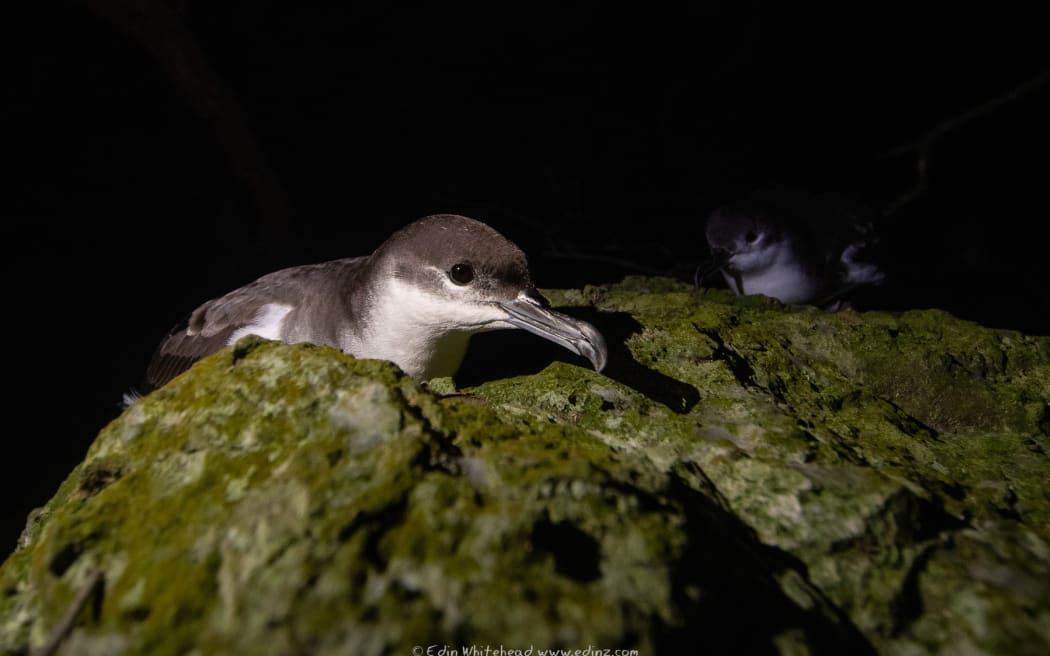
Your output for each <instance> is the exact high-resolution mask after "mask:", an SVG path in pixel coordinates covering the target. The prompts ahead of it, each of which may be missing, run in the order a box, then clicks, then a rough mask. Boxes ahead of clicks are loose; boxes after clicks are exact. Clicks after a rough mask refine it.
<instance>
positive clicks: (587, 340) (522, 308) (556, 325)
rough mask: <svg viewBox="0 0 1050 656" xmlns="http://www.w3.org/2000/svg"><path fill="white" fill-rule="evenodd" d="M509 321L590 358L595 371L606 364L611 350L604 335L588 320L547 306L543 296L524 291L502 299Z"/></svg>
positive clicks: (502, 306)
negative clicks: (505, 300) (515, 296)
mask: <svg viewBox="0 0 1050 656" xmlns="http://www.w3.org/2000/svg"><path fill="white" fill-rule="evenodd" d="M499 306H500V307H501V308H502V309H503V311H504V312H506V313H507V318H506V321H507V323H509V324H511V325H513V326H515V327H517V328H521V329H522V330H527V331H529V332H530V333H532V334H534V335H539V336H540V337H542V338H544V339H548V340H550V341H552V342H554V343H555V344H558V345H560V346H563V347H565V348H567V349H569V350H570V351H572V352H573V353H576V354H578V355H582V356H583V357H585V358H587V359H588V360H590V361H591V364H592V365H594V369H595V371H601V370H602V369H603V368H604V367H605V361H606V359H607V357H608V351H607V349H606V348H605V338H604V337H602V334H601V333H600V332H598V330H597V329H596V328H595V327H594V326H592V325H591V324H589V323H587V322H586V321H580V320H579V319H574V318H572V317H570V316H569V315H567V314H562V313H561V312H555V311H554V310H552V309H550V308H549V307H547V306H546V301H545V300H544V299H543V297H541V296H539V295H536V296H533V295H532V294H528V293H524V294H519V295H518V297H517V298H516V299H514V300H513V301H507V302H504V303H499Z"/></svg>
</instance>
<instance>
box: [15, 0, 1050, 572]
mask: <svg viewBox="0 0 1050 656" xmlns="http://www.w3.org/2000/svg"><path fill="white" fill-rule="evenodd" d="M358 4H360V5H361V6H357V5H358ZM389 4H391V3H325V4H321V3H291V2H263V1H249V0H242V1H233V0H209V1H207V2H205V1H185V0H183V1H177V0H172V1H171V2H164V1H162V0H140V1H133V0H84V1H83V2H79V3H50V2H39V3H21V4H20V5H18V6H12V7H10V8H7V9H5V10H4V14H3V16H2V17H0V25H2V33H0V37H2V43H3V44H4V48H5V56H4V64H5V66H4V70H5V75H4V79H3V83H2V88H3V93H4V99H3V105H2V107H0V112H2V113H0V119H2V121H0V140H2V141H0V153H2V158H3V159H2V161H3V163H4V169H5V170H6V173H4V174H3V176H2V178H0V179H2V180H3V182H4V188H3V189H2V192H3V193H2V196H0V202H2V203H3V204H2V216H3V219H4V222H3V231H4V240H3V246H4V264H5V270H6V276H5V285H4V292H5V297H6V298H5V321H4V330H5V335H4V337H5V339H4V345H5V347H6V349H5V350H6V352H7V353H8V354H9V355H10V357H11V359H12V360H13V364H14V366H13V367H8V368H6V373H7V376H6V378H7V386H6V387H7V392H6V394H5V399H6V402H7V412H6V413H5V414H6V417H7V431H6V444H5V445H4V447H3V449H2V454H3V456H2V458H3V468H2V471H0V475H2V477H3V487H2V489H0V493H2V495H3V496H2V499H3V501H2V503H3V515H2V517H0V520H2V522H0V553H5V552H6V551H7V550H8V549H9V548H10V547H11V546H13V544H14V540H15V538H16V536H17V534H18V531H19V530H20V528H21V526H22V524H23V523H24V518H25V515H26V513H27V512H28V511H29V509H31V508H33V507H35V506H38V505H41V504H42V503H44V502H45V501H46V500H47V499H48V498H49V496H50V495H51V494H52V493H53V492H54V490H55V489H56V488H57V486H58V484H59V483H60V482H61V480H62V479H63V478H64V477H65V475H66V474H67V473H68V472H69V470H70V469H71V468H72V467H73V466H74V465H75V464H76V463H77V462H78V461H79V460H80V459H81V458H82V457H83V454H84V452H85V450H86V449H87V447H88V445H89V444H90V442H91V440H92V439H93V437H94V435H95V434H96V433H97V431H98V430H99V429H100V428H101V427H102V426H103V425H105V423H106V422H107V421H109V420H110V419H112V418H113V417H114V416H115V415H116V414H117V412H118V407H117V403H118V401H119V399H120V395H121V393H122V392H123V391H124V390H125V389H126V388H128V387H129V386H130V385H132V384H134V383H136V382H137V381H138V379H139V377H140V375H141V372H142V370H143V368H144V367H145V364H146V362H147V360H148V358H149V356H150V353H151V351H152V349H153V347H154V346H155V345H156V343H157V341H158V340H159V339H160V338H161V337H162V336H163V335H164V334H165V332H166V331H167V330H168V328H169V327H170V326H171V325H172V324H174V323H175V322H176V321H177V320H179V319H180V318H181V317H182V316H183V315H184V314H185V313H187V312H188V311H190V310H191V309H192V308H193V307H195V306H196V305H197V304H199V303H200V302H202V301H204V300H206V299H208V298H211V297H213V296H215V295H218V294H221V293H223V292H225V291H228V290H229V289H231V288H232V287H235V286H237V285H240V284H243V283H246V282H248V281H250V280H251V279H253V278H255V277H257V276H258V275H260V274H262V273H265V272H267V271H270V270H273V269H275V268H278V267H281V266H287V265H292V264H300V263H305V262H311V261H320V260H324V259H330V258H335V257H343V256H348V255H359V254H364V253H367V252H369V251H371V250H372V249H373V248H374V247H375V246H376V245H377V244H378V243H379V242H380V241H382V239H383V238H384V237H385V236H387V235H388V234H389V233H390V232H391V231H392V230H393V229H395V228H397V227H399V226H401V225H403V224H405V223H407V222H409V221H411V220H413V219H415V218H418V217H420V216H423V215H426V214H431V213H436V212H458V213H462V214H466V215H468V216H472V217H474V218H478V219H481V220H484V221H486V222H488V223H490V224H491V225H493V226H494V227H496V228H497V229H499V230H500V231H501V232H503V233H504V234H506V235H507V236H508V237H510V238H511V239H513V240H514V241H516V242H517V243H518V244H519V245H521V246H522V247H523V249H524V250H525V251H526V252H527V253H528V254H529V255H530V259H531V262H532V269H533V274H534V278H535V280H536V282H537V284H538V285H539V286H540V287H570V286H579V285H583V284H586V283H602V282H611V281H616V280H619V279H621V278H622V277H623V276H624V275H625V274H629V273H641V272H648V273H663V274H665V275H674V276H679V277H682V278H683V279H689V278H690V277H691V275H692V271H693V269H694V268H695V267H696V266H697V265H698V264H699V263H701V262H702V261H703V260H704V258H705V257H707V252H706V250H705V247H704V243H703V239H702V234H703V221H704V218H705V217H706V216H707V215H708V214H709V213H710V212H711V211H712V210H713V209H714V208H715V207H717V206H718V205H719V204H721V203H724V202H727V201H730V200H734V199H736V198H738V197H740V196H741V195H742V194H745V193H746V192H747V191H749V190H751V189H753V188H754V187H756V186H759V185H762V184H767V183H786V184H792V185H798V186H801V187H803V188H806V189H809V190H811V191H815V192H823V191H840V192H851V193H855V194H857V195H859V196H860V197H862V198H864V199H865V200H867V202H869V203H870V204H872V205H873V206H874V207H876V208H878V209H886V208H892V207H895V206H897V205H900V204H901V203H902V201H903V200H906V199H907V198H908V193H909V191H912V190H913V187H914V185H915V184H916V176H915V162H916V156H917V153H918V152H919V151H920V150H921V148H920V146H923V145H925V146H929V148H928V150H926V151H925V152H927V154H928V156H929V159H928V163H929V176H928V179H927V180H926V183H927V184H926V186H925V188H924V189H922V190H921V193H919V194H918V195H916V196H915V197H914V199H913V200H912V202H908V203H904V204H903V206H901V207H900V209H898V210H896V211H893V212H891V213H889V215H888V216H887V218H886V220H885V221H884V225H883V229H884V231H885V233H886V235H887V236H888V243H889V244H890V246H891V253H892V260H891V262H890V263H889V268H890V272H891V280H890V282H889V283H888V284H887V285H886V286H885V287H884V288H882V289H881V290H878V293H877V294H874V295H873V296H872V297H871V298H870V300H869V304H870V305H869V306H870V307H872V308H879V309H890V310H902V309H906V308H911V307H939V308H943V309H945V310H948V311H950V312H952V313H954V314H957V315H959V316H962V317H966V318H969V319H973V320H976V321H980V322H982V323H984V324H987V325H990V326H995V327H1001V328H1010V329H1016V330H1022V331H1025V332H1029V333H1035V334H1041V335H1046V334H1050V318H1048V317H1050V313H1048V310H1050V304H1048V300H1047V294H1046V292H1045V290H1044V285H1045V283H1046V281H1047V272H1048V269H1050V265H1048V257H1047V254H1046V243H1045V233H1046V230H1045V225H1046V223H1047V220H1048V218H1050V202H1048V201H1047V191H1048V183H1050V161H1048V157H1050V156H1048V153H1050V129H1048V128H1047V123H1048V122H1047V117H1048V116H1050V85H1047V84H1044V83H1042V82H1045V81H1046V77H1047V71H1050V45H1048V42H1047V40H1046V35H1045V22H1044V21H1043V20H1041V19H1038V18H1037V15H1036V12H1037V6H1036V5H1037V3H1024V4H1022V3H1018V4H1017V6H1010V5H1009V4H1002V3H995V4H985V5H979V4H978V5H973V6H964V5H961V4H952V5H951V6H950V7H945V8H943V9H937V10H935V9H932V8H931V9H919V8H918V7H919V6H920V5H924V4H928V3H915V2H909V3H900V4H894V3H886V2H879V3H874V2H872V3H841V2H840V3H834V4H833V3H827V4H812V3H801V4H800V3H777V2H741V1H713V2H698V3H689V5H691V6H689V5H687V3H679V4H676V5H674V6H670V7H660V6H657V5H653V4H651V3H630V4H626V5H625V6H623V7H620V8H612V7H608V6H605V4H604V3H602V4H599V3H597V2H592V3H578V2H576V3H574V2H561V3H557V4H555V5H553V6H545V5H543V4H540V3H535V2H529V3H514V4H507V3H498V2H478V3H460V2H432V3H428V5H427V7H426V8H423V9H412V10H409V9H403V8H397V7H391V6H387V5H389ZM1040 76H1042V77H1040ZM1032 80H1036V82H1034V83H1032V82H1031V81H1032ZM1040 80H1041V81H1042V82H1040ZM1011 94H1012V95H1011ZM996 99H1000V100H1003V99H1010V100H1008V101H1006V102H998V101H997V100H996ZM924 139H925V141H923V140H924Z"/></svg>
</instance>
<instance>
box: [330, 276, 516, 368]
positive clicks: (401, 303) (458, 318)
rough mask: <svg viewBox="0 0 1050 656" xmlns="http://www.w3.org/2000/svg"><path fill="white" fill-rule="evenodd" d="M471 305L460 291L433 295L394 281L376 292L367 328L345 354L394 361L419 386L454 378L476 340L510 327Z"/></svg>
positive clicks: (494, 313) (351, 339)
mask: <svg viewBox="0 0 1050 656" xmlns="http://www.w3.org/2000/svg"><path fill="white" fill-rule="evenodd" d="M460 294H461V295H460ZM457 295H459V296H457ZM471 301H472V299H469V298H467V293H466V292H465V290H464V291H463V292H462V293H461V292H460V289H459V288H451V289H449V294H447V295H446V294H433V293H430V292H427V291H425V290H422V289H420V288H419V287H416V286H414V285H410V284H407V283H404V282H402V281H400V280H397V279H392V280H390V281H389V282H388V283H386V284H385V285H384V287H383V289H381V290H378V292H377V294H376V297H375V305H374V306H373V308H372V310H371V312H370V314H369V316H368V325H367V328H366V329H360V327H358V328H359V329H358V330H355V331H351V332H348V334H347V335H346V336H345V338H344V339H345V346H344V350H346V351H347V352H348V353H350V354H351V355H353V356H355V357H358V358H376V359H381V360H390V361H392V362H394V363H395V364H397V365H398V366H399V367H401V369H403V370H404V371H405V373H407V374H408V375H410V376H412V377H413V378H415V379H417V380H428V379H430V378H436V377H441V376H452V375H453V374H455V373H456V371H457V370H458V369H459V365H460V363H461V362H462V361H463V356H464V355H465V354H466V352H467V346H468V344H469V341H470V336H471V335H472V334H474V333H477V332H482V331H485V330H494V329H497V328H509V327H511V326H509V325H508V324H506V323H505V322H504V321H503V318H504V314H503V313H502V312H501V311H500V310H499V309H498V308H497V307H496V306H494V305H492V304H491V303H478V302H471Z"/></svg>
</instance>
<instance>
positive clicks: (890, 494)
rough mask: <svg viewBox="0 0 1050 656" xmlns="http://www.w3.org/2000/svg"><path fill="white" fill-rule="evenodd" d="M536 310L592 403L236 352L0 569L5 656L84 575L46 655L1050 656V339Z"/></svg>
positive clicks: (695, 297) (142, 428)
mask: <svg viewBox="0 0 1050 656" xmlns="http://www.w3.org/2000/svg"><path fill="white" fill-rule="evenodd" d="M548 295H549V296H550V298H551V299H552V300H553V301H554V303H555V305H557V306H562V307H567V310H566V311H568V312H570V313H575V314H577V315H578V316H583V317H584V318H586V319H587V320H589V321H592V322H593V323H594V324H595V325H596V326H598V327H599V329H601V330H602V331H603V332H604V333H605V335H606V338H607V340H608V341H609V344H610V362H609V365H608V367H607V369H606V370H605V372H604V374H599V373H596V372H593V371H590V370H589V369H586V368H583V367H580V366H576V364H574V363H572V362H566V361H554V362H551V363H550V364H549V365H548V366H545V367H540V368H539V369H538V370H537V371H535V372H532V373H529V374H527V375H511V376H506V377H502V376H496V375H494V376H492V377H491V378H487V379H485V380H484V381H483V382H477V384H474V385H472V386H469V387H466V388H464V389H461V390H458V392H454V391H453V390H454V387H453V383H452V381H447V380H446V381H441V383H440V384H439V385H435V389H428V388H427V387H421V386H420V385H418V384H416V383H415V382H413V381H412V380H411V379H409V378H407V377H405V376H404V375H402V374H401V372H399V371H398V370H397V368H396V367H394V366H393V365H391V364H389V363H385V362H379V361H369V360H355V359H354V358H351V357H348V356H346V355H343V354H341V353H338V352H336V351H334V350H332V349H328V348H324V347H317V346H311V345H295V346H288V345H282V344H277V343H271V342H266V341H264V340H261V339H258V338H251V337H249V338H246V339H244V340H242V341H240V342H238V344H236V345H235V346H233V347H230V348H228V349H225V350H224V351H222V352H220V353H217V354H215V355H214V356H212V357H209V358H206V359H205V360H202V361H201V362H199V363H198V364H197V365H196V366H194V367H193V368H192V369H191V370H190V371H188V372H187V373H185V374H184V375H183V376H180V377H179V378H177V379H176V380H174V381H172V383H171V384H169V385H168V386H166V387H165V388H163V389H161V390H158V391H157V392H155V393H154V394H152V395H150V396H149V397H147V398H145V399H143V400H141V401H139V402H138V403H136V404H134V405H133V406H131V407H130V408H129V409H128V410H127V411H126V412H125V413H124V414H123V415H122V416H121V417H120V418H118V419H117V420H115V421H114V422H113V423H111V424H110V425H109V426H107V427H106V428H105V429H103V431H102V432H101V433H100V434H99V436H98V438H97V439H96V440H95V442H94V444H93V445H92V447H91V449H90V451H89V453H88V454H87V456H86V458H85V459H84V461H83V462H82V463H81V464H80V465H79V466H78V467H77V468H76V469H75V470H74V471H73V472H72V473H71V474H70V476H69V477H68V478H67V480H66V481H65V482H64V483H63V484H62V486H61V487H60V488H59V490H58V491H57V492H56V494H55V496H54V498H53V499H52V500H51V501H50V502H49V503H48V504H47V505H46V506H45V507H44V508H43V509H41V510H39V511H37V512H35V513H34V515H33V516H32V517H31V519H30V521H29V524H28V526H27V530H26V532H25V534H24V535H23V539H22V540H21V541H20V544H19V548H18V549H17V550H16V551H15V552H14V553H13V554H11V555H10V556H9V557H8V559H7V560H6V561H5V562H4V564H3V565H2V567H0V653H5V654H21V653H26V652H27V651H28V650H29V649H31V648H37V647H39V646H40V645H42V644H44V643H45V642H46V641H47V640H48V639H49V638H53V637H54V635H55V631H56V630H58V629H60V628H61V624H62V617H63V615H64V614H65V613H66V611H67V610H68V609H69V607H70V604H71V602H72V600H73V599H74V598H75V597H76V596H77V594H78V592H81V591H82V590H83V588H84V586H85V585H87V584H88V583H89V582H90V581H91V580H92V579H91V577H92V576H93V575H94V574H95V573H96V572H101V576H102V580H103V581H104V583H103V585H101V586H99V588H98V590H96V593H95V594H93V595H91V598H90V600H89V601H88V602H87V607H86V608H85V609H84V610H83V611H82V612H81V613H79V614H78V615H77V616H76V619H75V622H74V624H73V625H72V626H70V627H69V628H70V629H71V630H70V632H69V634H68V635H67V636H64V637H63V638H62V640H61V646H60V652H59V653H67V654H112V653H150V654H154V653H159V654H165V653H171V654H176V653H179V654H181V653H201V654H213V653H252V654H287V653H355V654H380V653H384V654H385V653H410V652H411V650H412V648H413V647H415V646H422V647H423V648H424V649H425V648H426V647H427V646H430V645H436V646H449V647H452V648H454V649H457V650H460V651H459V653H463V651H462V649H463V647H464V646H468V645H480V646H485V645H490V646H492V647H493V648H495V647H497V646H500V645H502V646H503V647H504V648H506V649H527V648H529V647H530V646H531V647H533V648H535V649H543V648H550V647H563V648H568V649H583V648H586V647H588V646H591V647H594V648H602V649H616V648H633V649H639V650H640V652H641V653H678V652H677V651H675V650H680V647H681V645H694V646H695V647H696V650H698V651H704V652H705V653H706V652H710V653H722V652H734V653H750V652H752V651H758V652H782V653H826V652H832V653H842V652H845V651H847V650H849V651H850V653H852V652H854V651H856V652H859V653H864V652H869V653H870V652H879V653H907V654H923V653H949V652H964V653H1032V654H1036V653H1045V652H1046V651H1047V650H1048V649H1050V528H1048V527H1050V498H1048V493H1047V476H1046V472H1047V471H1050V467H1048V456H1047V449H1048V448H1050V439H1048V433H1050V410H1048V408H1050V406H1048V398H1050V339H1048V338H1043V337H1032V336H1026V335H1021V334H1019V333H1016V332H1010V331H1000V330H991V329H987V328H984V327H981V326H978V325H975V324H972V323H968V322H965V321H960V320H958V319H955V318H953V317H951V316H949V315H946V314H944V313H942V312H938V311H933V310H923V311H912V312H906V313H899V314H891V313H878V312H870V313H862V314H860V313H855V312H840V313H836V314H829V313H825V312H821V311H817V310H814V309H812V308H799V307H789V306H784V305H781V304H779V303H777V302H775V301H772V300H770V299H764V298H741V299H737V298H734V297H732V296H730V295H729V294H726V293H721V292H717V291H711V290H705V291H698V290H694V289H692V288H691V287H689V286H685V285H681V284H678V283H676V282H674V281H670V280H666V279H658V278H629V279H627V280H625V281H624V282H623V283H620V284H617V285H608V286H602V287H587V288H585V289H583V290H552V291H550V292H548ZM496 373H498V372H496ZM439 390H440V392H441V393H440V394H439V393H438V391H439Z"/></svg>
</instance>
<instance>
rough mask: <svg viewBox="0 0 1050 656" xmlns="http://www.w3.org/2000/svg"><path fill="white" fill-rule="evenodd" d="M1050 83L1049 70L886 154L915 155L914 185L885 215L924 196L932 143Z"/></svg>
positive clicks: (893, 203)
mask: <svg viewBox="0 0 1050 656" xmlns="http://www.w3.org/2000/svg"><path fill="white" fill-rule="evenodd" d="M1048 83H1050V69H1047V70H1044V71H1042V72H1040V73H1039V74H1037V75H1036V76H1035V77H1033V78H1031V79H1029V80H1026V81H1025V82H1022V83H1021V84H1018V85H1017V86H1015V87H1014V88H1012V89H1010V90H1009V91H1007V92H1006V93H1004V94H1002V95H1001V96H997V97H995V98H992V99H990V100H987V101H985V102H983V103H981V104H980V105H977V106H976V107H972V108H970V109H968V110H966V111H964V112H962V113H961V114H957V115H956V116H953V117H951V118H949V119H947V120H945V121H942V122H940V123H938V124H937V125H935V126H933V128H932V129H931V130H929V131H928V132H926V133H925V134H923V135H922V136H920V137H918V138H917V139H913V140H912V141H910V142H908V143H906V144H903V145H900V146H897V147H895V148H892V149H890V150H889V151H887V152H886V153H885V154H884V155H883V157H897V156H899V155H907V154H910V153H912V152H914V153H915V184H914V185H913V186H912V188H911V189H910V190H909V191H908V192H906V193H904V194H903V195H901V196H900V197H899V198H898V199H897V200H895V201H893V202H892V203H890V204H889V205H888V206H887V207H886V208H885V209H884V210H883V213H884V214H892V213H894V212H896V211H897V210H899V209H900V208H902V207H904V206H905V205H908V204H909V203H911V202H913V201H914V200H915V199H916V198H918V197H919V196H921V195H922V194H923V193H925V192H926V189H927V188H928V187H929V176H930V151H931V150H932V149H933V145H934V143H936V141H937V140H938V139H941V138H942V137H944V136H945V135H947V134H950V133H952V132H954V131H956V130H958V129H960V128H962V127H963V126H965V125H966V124H967V123H971V122H973V121H976V120H977V119H980V118H983V117H985V116H987V115H988V114H991V113H992V112H995V111H996V110H998V109H1000V108H1001V107H1003V106H1005V105H1008V104H1010V103H1014V102H1017V101H1018V100H1021V99H1022V98H1024V97H1025V96H1027V95H1028V94H1030V93H1032V92H1033V91H1037V90H1038V89H1040V88H1041V87H1044V86H1046V85H1047V84H1048Z"/></svg>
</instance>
